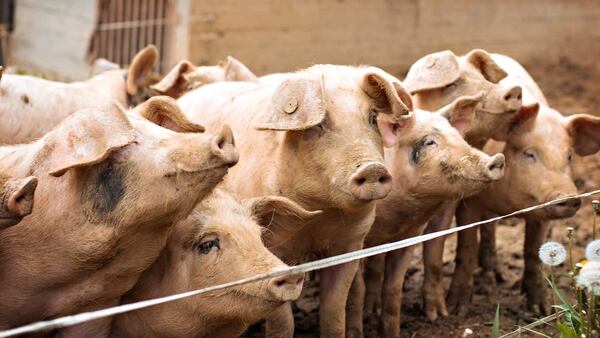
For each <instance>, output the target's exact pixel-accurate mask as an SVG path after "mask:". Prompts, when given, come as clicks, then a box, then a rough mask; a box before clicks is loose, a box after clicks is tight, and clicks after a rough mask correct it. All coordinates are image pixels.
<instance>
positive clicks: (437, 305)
mask: <svg viewBox="0 0 600 338" xmlns="http://www.w3.org/2000/svg"><path fill="white" fill-rule="evenodd" d="M425 316H427V319H429V321H431V322H434V321H435V320H436V319H438V317H446V316H448V310H447V309H446V300H445V299H444V295H443V293H442V294H439V295H437V296H436V297H435V298H434V299H427V300H425Z"/></svg>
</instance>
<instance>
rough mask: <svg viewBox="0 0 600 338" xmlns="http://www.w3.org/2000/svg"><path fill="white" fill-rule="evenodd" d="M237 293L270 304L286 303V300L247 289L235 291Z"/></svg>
mask: <svg viewBox="0 0 600 338" xmlns="http://www.w3.org/2000/svg"><path fill="white" fill-rule="evenodd" d="M235 294H236V295H237V296H244V297H246V298H250V299H255V300H260V301H262V302H264V303H266V304H269V306H280V305H281V304H283V303H285V301H284V300H281V299H274V298H272V297H268V296H260V295H255V294H252V293H249V292H245V291H240V290H237V291H235Z"/></svg>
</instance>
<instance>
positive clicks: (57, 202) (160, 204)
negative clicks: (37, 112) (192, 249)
mask: <svg viewBox="0 0 600 338" xmlns="http://www.w3.org/2000/svg"><path fill="white" fill-rule="evenodd" d="M151 121H153V122H151ZM168 128H170V129H168ZM202 131H203V127H201V126H199V125H196V124H193V123H191V122H189V121H187V119H185V117H184V115H183V114H182V113H181V111H180V110H179V108H178V107H177V105H176V104H175V102H174V101H173V100H172V99H169V98H164V97H157V98H155V99H151V100H149V101H148V102H146V103H145V104H143V105H141V106H140V107H138V108H136V109H135V111H133V112H130V113H126V112H125V111H124V110H123V109H122V108H121V107H120V106H119V105H118V104H116V103H111V104H107V105H105V106H104V107H102V108H97V109H89V110H84V111H80V112H78V113H75V114H73V115H71V116H69V117H68V118H67V119H66V120H65V121H63V122H62V123H61V124H60V125H59V126H58V127H57V128H55V129H54V130H53V131H51V132H50V133H48V134H47V135H46V136H44V137H43V138H41V139H39V140H38V141H36V142H34V143H31V144H25V145H18V146H7V147H3V148H0V158H1V159H2V161H1V163H2V164H1V165H0V166H1V167H0V170H5V171H8V173H9V174H10V175H15V176H26V175H35V176H36V177H38V187H37V189H36V193H35V197H34V203H35V206H36V207H35V208H34V209H33V211H32V213H31V215H29V216H28V217H26V218H24V219H23V220H22V221H21V223H20V224H19V225H18V226H15V227H11V228H7V229H5V230H3V231H2V232H0V251H2V254H1V255H0V279H1V280H2V281H3V287H2V288H1V290H0V294H1V295H0V297H2V299H3V300H4V306H2V309H0V328H2V329H5V328H8V327H12V326H16V325H21V324H26V323H27V322H32V321H36V320H42V319H46V318H52V317H56V316H60V315H66V314H72V313H75V312H80V311H84V310H91V309H97V308H100V307H105V306H111V305H115V304H117V303H118V301H119V298H120V297H121V295H122V294H124V293H125V292H126V291H128V290H129V289H130V288H131V287H132V286H133V285H134V284H135V282H136V280H137V278H138V276H139V274H140V273H141V272H142V271H144V270H145V269H146V268H147V267H148V266H149V265H150V264H151V263H152V262H153V261H154V260H155V258H156V257H157V256H158V255H159V253H160V251H161V250H162V248H163V246H164V243H165V241H166V239H167V234H168V232H169V230H170V229H171V227H172V225H173V224H174V223H175V222H176V221H178V220H180V219H182V218H184V217H186V216H187V215H188V214H189V213H190V211H191V210H192V209H193V207H194V206H195V205H196V203H197V202H198V201H199V200H201V199H202V198H203V197H204V196H206V195H207V194H208V193H209V192H210V191H211V189H212V188H213V187H214V186H215V185H216V184H217V183H218V182H219V181H220V179H221V178H222V177H223V176H224V175H225V173H226V172H227V169H228V167H229V166H231V165H233V164H234V163H235V162H236V161H237V153H236V150H235V148H234V146H233V138H232V135H231V130H230V129H229V128H228V127H223V128H222V129H221V130H220V131H219V132H218V133H217V135H210V134H206V133H202ZM31 300H35V301H33V302H32V301H31ZM107 328H108V327H107V322H106V321H102V320H100V321H96V322H91V323H87V324H83V325H80V326H75V327H71V328H69V329H67V330H66V331H65V332H64V335H67V336H69V335H72V336H82V335H100V334H102V333H103V332H105V331H106V330H107Z"/></svg>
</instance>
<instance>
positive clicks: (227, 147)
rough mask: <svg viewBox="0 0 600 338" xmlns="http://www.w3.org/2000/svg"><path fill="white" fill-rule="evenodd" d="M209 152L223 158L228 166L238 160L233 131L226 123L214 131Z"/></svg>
mask: <svg viewBox="0 0 600 338" xmlns="http://www.w3.org/2000/svg"><path fill="white" fill-rule="evenodd" d="M211 152H212V154H213V155H214V156H216V157H218V158H219V159H221V160H223V162H224V163H225V164H226V165H227V166H228V167H232V166H233V165H235V164H236V163H237V162H238V160H239V158H240V155H239V153H238V151H237V149H236V147H235V141H234V139H233V132H232V131H231V128H230V127H229V126H228V125H223V126H221V128H220V129H219V131H218V132H217V133H216V135H215V137H214V138H213V140H212V141H211Z"/></svg>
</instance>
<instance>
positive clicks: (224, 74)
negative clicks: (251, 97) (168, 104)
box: [150, 56, 258, 99]
mask: <svg viewBox="0 0 600 338" xmlns="http://www.w3.org/2000/svg"><path fill="white" fill-rule="evenodd" d="M223 81H246V82H257V81H258V77H257V76H256V75H254V73H253V72H252V71H251V70H250V69H248V67H246V65H244V64H243V63H241V62H240V61H239V60H237V59H236V58H234V57H232V56H228V57H227V58H226V59H225V60H224V61H222V62H219V63H218V64H217V65H216V66H194V65H193V64H192V63H191V62H190V61H187V60H184V61H181V62H179V63H178V64H177V65H175V67H173V69H171V70H170V71H169V73H167V75H165V77H164V78H163V79H162V80H160V81H159V82H158V83H156V84H154V85H152V86H151V87H150V88H151V89H152V90H153V91H155V92H156V93H158V94H160V95H168V96H170V97H173V98H176V99H177V98H180V97H181V96H183V94H185V93H187V92H188V91H190V90H192V89H194V88H197V87H199V86H201V85H205V84H209V83H214V82H223Z"/></svg>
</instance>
